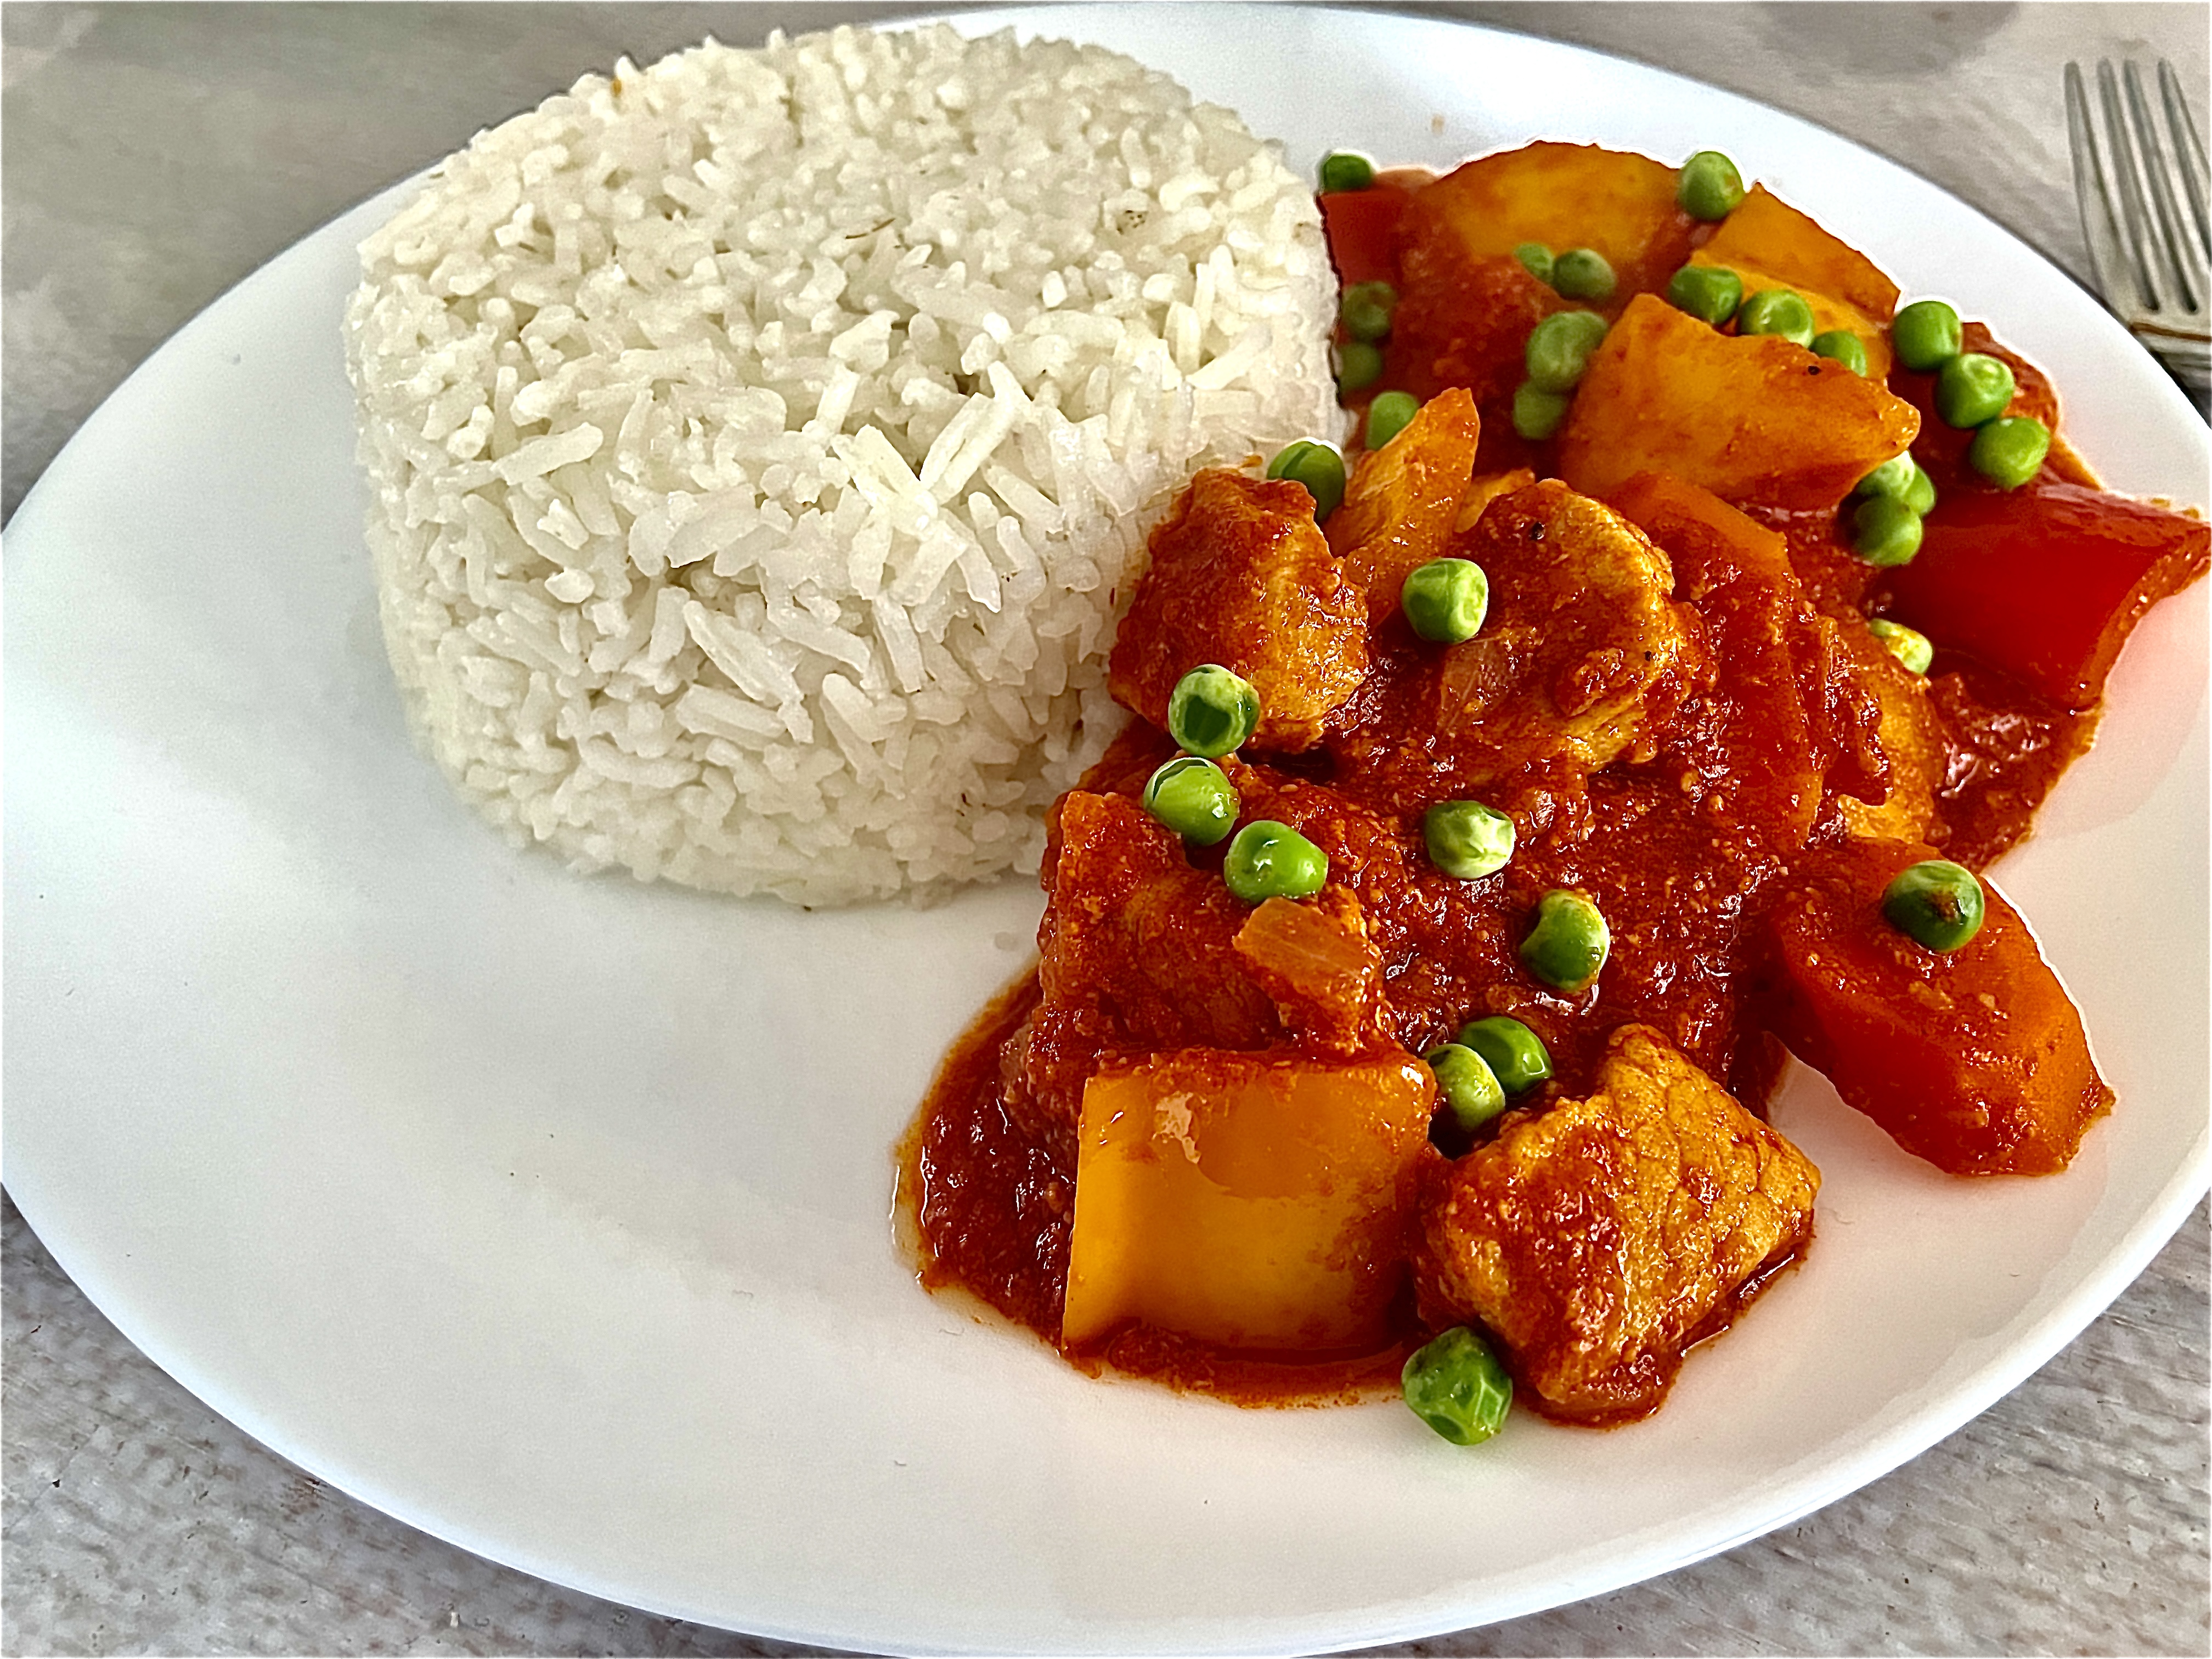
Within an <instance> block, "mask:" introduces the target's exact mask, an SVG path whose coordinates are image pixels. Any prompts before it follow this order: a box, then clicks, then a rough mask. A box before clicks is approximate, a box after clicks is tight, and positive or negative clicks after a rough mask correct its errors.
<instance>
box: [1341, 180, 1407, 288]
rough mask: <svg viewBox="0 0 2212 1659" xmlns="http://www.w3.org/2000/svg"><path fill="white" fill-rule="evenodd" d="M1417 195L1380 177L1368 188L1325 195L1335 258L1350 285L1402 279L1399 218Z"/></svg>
mask: <svg viewBox="0 0 2212 1659" xmlns="http://www.w3.org/2000/svg"><path fill="white" fill-rule="evenodd" d="M1412 199H1413V192H1412V191H1408V190H1407V189H1404V188H1403V187H1402V186H1401V185H1393V184H1386V183H1383V182H1382V181H1380V180H1378V181H1377V182H1376V183H1375V184H1373V185H1370V186H1369V187H1368V188H1367V189H1365V190H1333V191H1328V192H1326V193H1325V194H1323V195H1322V197H1320V198H1319V200H1320V202H1321V222H1322V231H1323V232H1324V234H1327V236H1328V252H1329V258H1332V259H1334V261H1335V262H1336V274H1337V276H1338V278H1339V280H1340V281H1341V282H1342V283H1343V284H1344V286H1345V287H1346V288H1350V287H1351V286H1352V284H1353V283H1396V282H1397V280H1398V252H1397V248H1396V246H1395V239H1396V235H1397V230H1398V219H1399V216H1400V215H1401V214H1402V213H1404V212H1405V210H1406V204H1407V202H1409V201H1411V200H1412Z"/></svg>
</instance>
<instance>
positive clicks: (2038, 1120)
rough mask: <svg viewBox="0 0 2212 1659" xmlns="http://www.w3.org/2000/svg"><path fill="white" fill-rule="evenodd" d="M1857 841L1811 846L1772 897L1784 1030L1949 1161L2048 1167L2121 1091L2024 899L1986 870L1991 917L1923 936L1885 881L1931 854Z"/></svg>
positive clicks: (1917, 1143) (2036, 1171)
mask: <svg viewBox="0 0 2212 1659" xmlns="http://www.w3.org/2000/svg"><path fill="white" fill-rule="evenodd" d="M1935 856H1936V854H1935V852H1934V850H1933V849H1932V848H1927V847H1919V846H1914V845H1912V844H1911V843H1909V842H1872V841H1853V842H1846V843H1844V845H1842V846H1839V847H1837V848H1831V849H1829V850H1828V852H1827V853H1826V854H1824V855H1822V856H1820V857H1818V858H1815V859H1814V860H1810V861H1808V865H1807V866H1806V867H1805V869H1804V870H1803V872H1802V876H1801V878H1800V880H1799V882H1798V884H1797V885H1796V887H1795V888H1794V889H1793V890H1792V891H1791V892H1790V893H1789V894H1787V895H1785V896H1784V898H1783V899H1782V901H1781V902H1780V903H1778V905H1777V906H1776V907H1775V910H1774V914H1773V921H1772V925H1773V927H1774V932H1775V939H1776V949H1777V957H1778V963H1777V969H1776V972H1777V978H1778V984H1777V987H1776V989H1775V992H1774V994H1773V996H1772V999H1771V1006H1770V1007H1769V1009H1768V1014H1769V1019H1770V1023H1771V1029H1772V1030H1773V1031H1774V1034H1775V1035H1776V1036H1778V1037H1780V1038H1781V1039H1782V1040H1783V1042H1785V1043H1787V1044H1789V1046H1790V1052H1791V1053H1792V1054H1796V1056H1797V1057H1798V1059H1800V1060H1803V1061H1804V1062H1805V1063H1806V1064H1807V1065H1808V1066H1812V1067H1813V1068H1814V1069H1815V1070H1816V1071H1819V1072H1820V1073H1824V1074H1826V1077H1827V1079H1828V1081H1829V1082H1831V1083H1832V1084H1834V1085H1836V1092H1837V1093H1838V1094H1839V1095H1841V1096H1842V1097H1844V1100H1845V1101H1846V1102H1847V1103H1850V1105H1853V1106H1856V1107H1857V1108H1858V1109H1859V1110H1861V1111H1862V1112H1864V1113H1865V1114H1866V1115H1868V1116H1869V1117H1870V1118H1872V1119H1873V1120H1874V1121H1875V1122H1876V1123H1879V1124H1880V1125H1881V1127H1883V1128H1884V1129H1887V1131H1888V1132H1889V1133H1890V1135H1891V1137H1892V1138H1893V1139H1895V1140H1896V1142H1897V1144H1898V1145H1899V1146H1902V1147H1904V1148H1905V1151H1906V1152H1911V1153H1913V1154H1914V1155H1915V1156H1917V1157H1920V1158H1926V1159H1927V1160H1928V1161H1929V1163H1930V1164H1934V1165H1936V1168H1937V1169H1939V1170H1948V1172H1949V1173H1951V1174H1952V1175H2051V1174H2054V1173H2056V1172H2057V1171H2058V1170H2063V1169H2064V1168H2065V1167H2066V1165H2067V1164H2068V1163H2069V1161H2071V1159H2072V1158H2073V1156H2074V1154H2075V1151H2076V1150H2077V1149H2078V1148H2079V1147H2080V1146H2081V1137H2082V1135H2083V1134H2085V1133H2087V1130H2088V1127H2089V1125H2090V1124H2091V1123H2092V1122H2093V1121H2096V1119H2098V1118H2099V1117H2101V1116H2102V1115H2104V1114H2105V1113H2106V1111H2107V1110H2109V1109H2111V1107H2112V1091H2111V1090H2110V1089H2108V1088H2106V1086H2105V1081H2104V1079H2102V1078H2100V1077H2099V1076H2098V1075H2097V1066H2096V1063H2095V1061H2094V1060H2092V1059H2091V1058H2090V1055H2089V1043H2088V1039H2087V1037H2086V1036H2084V1035H2083V1034H2082V1030H2081V1014H2080V1013H2079V1012H2077V1011H2076V1010H2075V1006H2074V1004H2073V1002H2072V1001H2071V1000H2069V998H2068V997H2067V994H2066V990H2065V987H2063V986H2062V985H2061V984H2059V982H2058V977H2057V975H2055V974H2053V973H2052V972H2051V968H2050V965H2049V964H2048V963H2045V961H2044V959H2043V956H2042V953H2041V952H2040V951H2038V950H2037V949H2036V946H2035V938H2034V936H2033V934H2032V933H2029V932H2028V931H2027V924H2026V923H2025V922H2023V921H2021V919H2020V913H2019V912H2018V911H2016V910H2015V909H2014V908H2012V906H2011V905H2010V904H2009V903H2008V902H2006V900H2005V896H2004V895H2003V894H2002V893H2000V892H1998V891H1997V890H1996V889H1995V888H1994V887H1990V886H1989V885H1987V884H1984V888H1983V896H1984V903H1985V905H1986V907H1987V908H1986V909H1985V910H1984V915H1983V920H1982V929H1981V932H1980V933H1977V934H1976V935H1975V936H1974V938H1973V939H1972V941H1971V942H1969V943H1968V944H1966V945H1962V946H1961V947H1960V948H1959V949H1958V950H1956V951H1948V952H1938V951H1930V950H1928V949H1926V948H1925V947H1923V946H1922V945H1917V944H1915V943H1914V942H1913V941H1912V940H1911V939H1908V938H1906V937H1905V935H1904V934H1903V933H1899V932H1898V931H1897V929H1895V928H1894V927H1891V926H1890V925H1889V923H1888V922H1887V921H1885V920H1884V919H1883V917H1882V914H1881V898H1882V894H1883V893H1884V891H1885V890H1887V888H1888V885H1889V884H1890V881H1891V880H1892V879H1893V878H1894V877H1895V876H1896V875H1897V873H1898V872H1899V871H1900V870H1903V869H1904V868H1905V866H1908V865H1911V864H1916V863H1917V862H1919V861H1920V860H1923V859H1929V858H1934V857H1935Z"/></svg>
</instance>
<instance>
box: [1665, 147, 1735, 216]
mask: <svg viewBox="0 0 2212 1659" xmlns="http://www.w3.org/2000/svg"><path fill="white" fill-rule="evenodd" d="M1674 200H1675V202H1676V203H1677V204H1679V205H1680V208H1681V210H1682V211H1683V212H1685V213H1686V214H1688V215H1689V216H1691V217H1692V219H1707V220H1711V219H1725V218H1727V217H1728V216H1729V214H1731V213H1733V212H1735V210H1736V206H1737V204H1739V203H1741V201H1742V200H1743V175H1742V174H1741V173H1738V172H1737V171H1736V170H1735V162H1733V161H1729V158H1728V157H1727V156H1725V155H1722V154H1721V153H1720V151H1718V150H1717V149H1701V150H1699V152H1698V153H1697V154H1696V155H1692V157H1691V158H1690V159H1689V160H1688V161H1685V162H1683V163H1682V171H1681V172H1680V173H1679V174H1677V175H1676V177H1675V180H1674Z"/></svg>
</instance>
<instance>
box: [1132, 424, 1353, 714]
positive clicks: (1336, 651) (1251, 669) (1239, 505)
mask: <svg viewBox="0 0 2212 1659" xmlns="http://www.w3.org/2000/svg"><path fill="white" fill-rule="evenodd" d="M1313 514H1314V503H1313V497H1312V496H1311V495H1308V494H1307V493H1306V488H1305V486H1304V484H1300V483H1291V482H1289V481H1288V480H1284V479H1275V480H1261V479H1255V478H1248V477H1244V476H1243V474H1242V473H1238V472H1231V471H1226V470H1225V469H1220V468H1216V469H1212V470H1210V471H1204V472H1201V473H1200V474H1199V475H1198V477H1195V478H1194V479H1193V480H1192V481H1191V485H1190V488H1189V489H1186V490H1185V491H1183V493H1182V495H1181V496H1180V497H1179V498H1178V499H1177V500H1176V505H1175V507H1174V508H1173V510H1172V511H1170V513H1169V514H1168V516H1167V518H1166V519H1165V520H1164V521H1163V522H1162V523H1161V524H1160V525H1159V526H1158V528H1157V529H1155V530H1154V531H1153V532H1152V564H1151V567H1150V568H1148V569H1147V570H1146V573H1145V574H1144V577H1143V579H1142V580H1139V583H1138V584H1137V592H1136V595H1135V598H1134V599H1133V600H1132V601H1131V604H1130V606H1129V614H1128V616H1127V617H1125V618H1124V619H1123V621H1122V623H1121V632H1120V633H1119V635H1116V637H1115V641H1114V652H1113V655H1112V656H1111V657H1110V658H1109V659H1108V665H1107V684H1108V688H1109V690H1111V691H1112V692H1113V694H1114V696H1115V700H1116V701H1117V702H1120V703H1121V705H1122V706H1123V707H1124V708H1129V709H1132V710H1133V711H1134V712H1136V713H1137V714H1140V715H1142V716H1143V717H1144V718H1145V719H1146V720H1150V721H1151V722H1152V724H1153V725H1154V726H1160V727H1163V728H1164V727H1165V726H1166V725H1167V723H1168V696H1169V694H1170V692H1172V691H1173V690H1175V687H1176V681H1177V680H1179V679H1181V678H1182V677H1183V676H1184V675H1185V674H1187V673H1188V672H1189V671H1191V670H1192V669H1194V668H1196V667H1197V666H1199V665H1200V664H1201V663H1219V664H1221V665H1223V666H1224V667H1225V668H1231V669H1234V670H1235V671H1237V673H1239V674H1242V675H1243V677H1244V678H1246V679H1248V680H1249V681H1251V682H1252V684H1253V686H1254V687H1255V689H1256V690H1258V691H1259V694H1260V711H1261V713H1260V729H1259V731H1258V732H1257V733H1256V734H1255V737H1254V739H1253V741H1254V742H1255V743H1256V744H1258V745H1259V746H1260V747H1261V748H1263V749H1279V750H1300V749H1306V748H1310V747H1311V746H1312V745H1313V744H1314V743H1315V742H1316V739H1318V738H1320V736H1321V729H1322V720H1323V718H1324V717H1326V716H1327V715H1328V713H1329V712H1330V711H1331V710H1332V709H1334V708H1335V707H1336V706H1337V705H1338V704H1339V703H1340V702H1343V701H1344V700H1345V699H1346V697H1348V696H1351V695H1352V691H1353V690H1355V689H1356V688H1357V687H1358V684H1359V682H1360V679H1361V678H1362V677H1363V676H1364V674H1365V673H1366V672H1367V664H1368V657H1367V627H1366V616H1365V600H1364V594H1363V593H1362V592H1361V591H1360V589H1359V587H1358V585H1357V584H1356V583H1354V582H1352V581H1351V580H1348V579H1347V578H1346V575H1345V574H1344V572H1343V571H1342V570H1340V568H1338V566H1337V562H1336V558H1335V556H1334V555H1333V554H1332V553H1330V551H1329V549H1328V542H1327V540H1325V539H1324V538H1322V533H1321V527H1320V526H1318V525H1316V523H1315V522H1314V516H1313Z"/></svg>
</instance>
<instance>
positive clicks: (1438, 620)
mask: <svg viewBox="0 0 2212 1659" xmlns="http://www.w3.org/2000/svg"><path fill="white" fill-rule="evenodd" d="M1398 608H1399V609H1400V610H1401V611H1404V612H1405V613H1406V623H1407V626H1408V627H1410V628H1411V629H1413V632H1415V633H1416V634H1418V635H1420V636H1421V637H1422V638H1423V639H1425V640H1428V641H1432V642H1433V643H1435V644H1437V645H1457V644H1458V643H1459V642H1460V641H1462V640H1471V639H1473V638H1474V636H1475V635H1477V634H1478V633H1480V631H1481V629H1482V619H1483V618H1484V617H1486V616H1488V615H1489V614H1490V578H1489V577H1488V576H1487V575H1486V574H1484V572H1483V568H1482V567H1481V566H1480V565H1479V564H1477V563H1476V562H1474V560H1472V559H1431V560H1430V561H1429V562H1427V563H1426V564H1425V565H1421V566H1419V567H1418V568H1416V569H1415V570H1414V571H1413V574H1411V575H1409V576H1407V578H1406V581H1405V586H1402V587H1401V588H1400V589H1399V590H1398Z"/></svg>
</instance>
